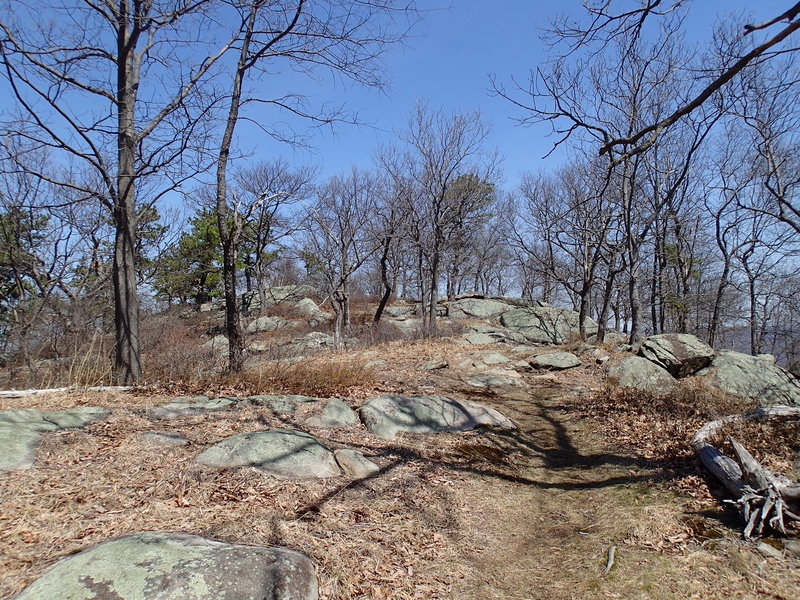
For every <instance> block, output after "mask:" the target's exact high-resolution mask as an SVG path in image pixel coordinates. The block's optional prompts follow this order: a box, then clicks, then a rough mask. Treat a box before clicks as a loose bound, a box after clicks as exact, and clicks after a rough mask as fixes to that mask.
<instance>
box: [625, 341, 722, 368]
mask: <svg viewBox="0 0 800 600" xmlns="http://www.w3.org/2000/svg"><path fill="white" fill-rule="evenodd" d="M639 354H640V355H641V356H642V357H644V358H646V359H647V360H650V361H652V362H654V363H656V364H657V365H658V366H660V367H663V368H664V369H666V370H667V371H669V372H670V374H671V375H672V376H673V377H677V378H678V379H680V378H681V377H686V376H688V375H693V374H694V373H696V372H697V371H699V370H700V369H703V368H705V367H707V366H708V365H710V364H711V361H712V360H713V359H714V349H713V348H712V347H711V346H709V345H708V344H706V343H705V342H704V341H702V340H701V339H700V338H698V337H696V336H693V335H690V334H688V333H664V334H661V335H651V336H650V337H648V338H647V339H646V340H645V341H644V342H643V343H642V347H641V348H640V349H639Z"/></svg>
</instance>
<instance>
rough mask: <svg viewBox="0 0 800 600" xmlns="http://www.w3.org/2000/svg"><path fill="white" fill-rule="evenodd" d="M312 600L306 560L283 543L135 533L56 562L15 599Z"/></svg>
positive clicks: (313, 577) (311, 570)
mask: <svg viewBox="0 0 800 600" xmlns="http://www.w3.org/2000/svg"><path fill="white" fill-rule="evenodd" d="M45 598H47V599H48V600H188V599H191V600H252V599H255V598H259V599H261V598H270V599H274V600H317V598H319V593H318V589H317V579H316V575H315V574H314V566H313V564H312V563H311V561H310V560H309V559H308V557H306V556H305V555H303V554H300V553H299V552H296V551H294V550H289V549H287V548H279V547H273V548H268V547H264V546H244V545H239V544H226V543H223V542H217V541H212V540H207V539H205V538H202V537H199V536H196V535H188V534H185V533H139V534H136V535H130V536H127V537H122V538H117V539H114V540H110V541H108V542H104V543H102V544H99V545H97V546H94V547H92V548H89V549H88V550H84V551H83V552H80V553H78V554H75V555H73V556H69V557H67V558H65V559H63V560H62V561H60V562H58V563H56V564H55V565H54V566H53V567H52V568H51V569H50V570H49V571H47V572H46V573H45V574H44V575H42V576H41V577H40V578H39V579H37V580H36V581H34V582H33V583H32V584H31V585H30V586H28V587H27V588H26V589H25V590H23V592H22V593H21V594H20V595H19V596H17V600H43V599H45Z"/></svg>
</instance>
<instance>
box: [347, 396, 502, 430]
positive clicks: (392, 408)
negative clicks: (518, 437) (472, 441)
mask: <svg viewBox="0 0 800 600" xmlns="http://www.w3.org/2000/svg"><path fill="white" fill-rule="evenodd" d="M359 412H360V413H361V419H362V421H364V425H366V427H367V429H369V431H371V432H372V433H375V434H377V435H380V436H383V437H387V438H392V437H395V436H396V435H397V434H398V433H401V432H409V433H436V432H439V431H467V430H469V429H474V428H475V427H477V426H479V425H487V426H493V427H501V428H503V429H514V428H515V425H514V424H513V423H512V422H511V421H510V420H509V419H508V418H506V417H505V416H504V415H502V414H501V413H500V412H498V411H496V410H494V409H493V408H489V407H488V406H483V405H482V404H476V403H472V402H465V401H459V400H454V399H453V398H447V397H445V396H433V395H430V396H378V397H377V398H371V399H369V400H367V401H366V402H365V403H364V405H363V406H362V407H361V409H360V410H359Z"/></svg>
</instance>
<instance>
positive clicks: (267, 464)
mask: <svg viewBox="0 0 800 600" xmlns="http://www.w3.org/2000/svg"><path fill="white" fill-rule="evenodd" d="M196 462H198V463H200V464H204V465H208V466H212V467H255V468H257V469H259V470H261V471H264V472H265V473H269V474H270V475H274V476H275V477H279V478H281V479H310V478H320V479H322V478H326V477H336V476H337V475H340V474H341V471H340V470H339V467H338V466H337V464H336V459H335V458H334V457H333V452H331V451H330V450H329V449H328V448H327V447H326V446H324V445H322V444H321V443H320V442H319V441H318V440H317V438H315V437H314V436H312V435H309V434H307V433H304V432H302V431H296V430H294V429H269V430H267V431H253V432H251V433H240V434H238V435H233V436H231V437H229V438H226V439H224V440H222V441H221V442H219V443H217V444H214V445H213V446H211V447H210V448H208V449H206V450H204V451H203V452H202V453H201V454H200V455H199V456H198V457H197V459H196Z"/></svg>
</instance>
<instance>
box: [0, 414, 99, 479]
mask: <svg viewBox="0 0 800 600" xmlns="http://www.w3.org/2000/svg"><path fill="white" fill-rule="evenodd" d="M109 414H111V411H110V410H109V409H107V408H100V407H93V406H84V407H80V408H71V409H67V410H34V409H31V408H19V409H8V410H0V473H2V472H5V471H17V470H22V469H28V468H30V467H31V466H33V464H34V462H35V461H36V450H37V448H38V447H39V444H40V443H41V441H42V434H43V433H44V432H47V431H59V430H62V429H79V428H82V427H86V425H88V424H89V423H91V422H92V421H102V420H105V419H106V418H108V415H109Z"/></svg>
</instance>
